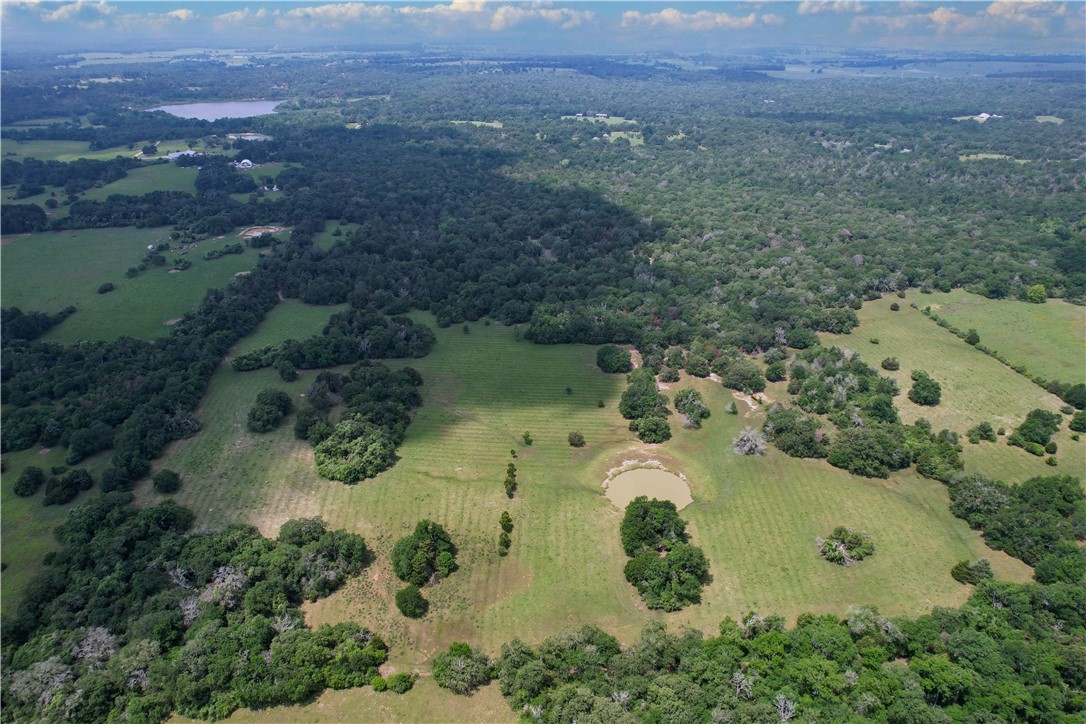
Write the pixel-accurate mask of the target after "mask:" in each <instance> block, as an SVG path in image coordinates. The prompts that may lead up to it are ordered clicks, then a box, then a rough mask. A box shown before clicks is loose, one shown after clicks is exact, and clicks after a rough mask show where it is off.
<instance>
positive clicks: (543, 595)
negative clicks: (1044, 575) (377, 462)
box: [138, 307, 1029, 718]
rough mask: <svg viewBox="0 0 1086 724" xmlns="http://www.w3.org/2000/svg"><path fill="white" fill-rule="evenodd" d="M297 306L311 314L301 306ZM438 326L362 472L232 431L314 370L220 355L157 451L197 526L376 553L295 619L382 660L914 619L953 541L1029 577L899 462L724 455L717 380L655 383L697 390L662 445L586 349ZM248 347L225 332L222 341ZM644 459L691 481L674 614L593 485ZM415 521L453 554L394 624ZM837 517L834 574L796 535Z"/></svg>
mask: <svg viewBox="0 0 1086 724" xmlns="http://www.w3.org/2000/svg"><path fill="white" fill-rule="evenodd" d="M325 311H330V310H325ZM309 313H310V312H309V311H306V312H304V313H303V312H302V311H301V309H300V308H292V307H283V308H282V310H281V314H282V315H283V316H282V317H277V316H275V315H276V312H273V313H272V316H269V318H268V320H267V321H266V322H265V323H264V325H263V326H262V327H261V328H260V329H258V330H257V331H256V332H255V333H254V336H255V338H256V339H257V340H259V341H260V342H261V343H269V342H274V341H277V340H280V339H283V338H286V337H288V336H298V332H299V330H298V329H297V328H292V329H290V330H289V331H288V330H287V329H286V327H287V326H288V324H289V326H292V327H293V326H294V325H300V324H304V322H302V319H303V315H308V314H309ZM313 314H314V316H317V315H316V313H315V312H314V313H313ZM312 322H313V331H316V329H317V328H318V326H319V324H320V319H319V318H317V319H312ZM437 333H438V342H437V345H436V346H435V348H434V351H433V352H432V353H431V354H430V355H429V356H427V357H425V358H423V359H419V360H410V361H395V362H393V363H392V364H397V365H399V364H410V365H411V366H413V367H415V368H416V369H418V370H419V371H420V372H421V373H422V376H423V378H424V380H425V385H424V387H423V394H424V399H425V403H424V405H423V407H421V408H420V409H419V410H418V411H417V414H416V419H415V422H414V423H413V424H412V426H411V428H410V430H409V432H408V437H407V440H406V441H405V443H404V444H403V445H402V446H401V448H400V451H399V454H400V456H401V460H400V461H399V463H398V464H397V465H396V466H395V467H394V468H393V469H392V470H390V471H388V472H386V473H384V474H382V475H381V476H379V477H378V478H377V479H374V480H370V481H365V482H362V483H360V484H358V485H354V486H347V485H343V484H340V483H337V482H333V481H325V480H321V479H320V478H318V477H317V475H316V473H315V470H314V465H313V457H312V449H311V448H310V446H309V445H308V444H307V443H304V442H301V441H297V440H295V439H294V437H293V434H292V431H291V425H292V423H293V418H292V417H291V418H288V420H287V421H286V422H285V423H284V425H283V427H281V428H280V429H278V430H276V431H274V432H271V433H268V434H264V435H256V434H253V433H250V432H248V431H247V430H246V428H245V416H246V413H247V412H248V408H249V407H250V406H251V404H252V401H253V399H254V398H255V397H256V394H257V393H258V392H259V391H260V390H261V389H263V388H264V387H267V386H273V387H278V388H281V389H284V390H287V391H288V392H289V393H290V394H291V395H292V396H295V397H296V399H297V400H298V402H299V403H301V402H302V401H303V400H302V398H301V397H300V395H301V394H303V393H304V391H305V389H306V387H307V386H308V385H309V384H310V383H311V382H312V379H313V377H314V373H313V372H305V373H303V375H302V377H301V379H299V380H298V381H296V382H294V383H290V384H287V383H283V382H281V381H280V380H279V378H278V376H277V375H276V374H275V373H274V372H273V371H272V370H259V371H256V372H248V373H237V372H234V371H233V370H231V369H230V368H229V367H228V366H227V365H224V366H223V367H222V368H221V369H220V370H219V371H218V372H217V373H216V375H215V377H214V378H213V380H212V382H211V386H210V389H209V392H208V395H207V397H206V398H205V401H204V403H203V405H202V406H201V408H200V410H199V411H198V413H197V414H198V415H199V417H200V418H201V419H202V420H203V421H204V424H205V426H204V429H203V431H202V432H201V433H200V434H198V435H197V436H195V437H194V438H192V439H189V440H185V441H180V442H178V443H175V444H174V445H173V446H172V447H171V449H170V450H169V451H168V452H167V454H166V456H165V457H164V459H163V460H161V461H159V463H157V465H161V466H165V467H170V468H173V469H175V470H179V471H182V472H183V474H184V476H185V484H184V487H183V490H182V492H181V493H180V494H179V495H178V496H177V498H178V500H179V501H180V502H181V503H183V504H185V505H188V506H189V507H191V508H192V509H193V510H194V511H196V512H197V514H198V515H199V517H200V520H199V523H200V524H204V525H211V526H217V525H222V524H225V523H227V522H229V521H233V520H243V521H248V522H251V523H253V524H255V525H257V526H258V527H259V528H260V529H261V530H262V531H263V532H264V533H265V534H267V535H274V534H275V533H276V531H277V530H278V528H279V526H280V525H281V524H282V523H283V522H284V521H286V520H288V519H290V518H293V517H299V516H314V515H320V516H322V517H324V518H325V520H327V521H328V522H329V523H330V524H331V525H333V526H336V527H344V528H347V529H350V530H353V531H357V532H358V533H360V534H361V535H363V536H364V537H365V538H366V540H367V541H368V543H369V544H370V546H371V547H372V548H373V549H374V550H375V551H376V553H377V562H376V563H375V564H374V565H373V566H372V567H371V568H369V569H368V570H367V571H366V573H365V574H364V575H363V576H361V577H359V578H358V579H356V580H354V581H352V582H351V583H349V584H348V585H347V586H346V587H345V588H344V589H343V590H342V591H340V592H339V593H337V594H335V595H334V596H332V597H330V598H328V599H325V600H322V601H319V602H317V603H315V604H311V605H309V607H308V609H307V615H308V618H309V620H310V622H311V623H314V624H319V623H321V622H332V621H338V620H343V619H345V618H350V619H352V620H356V621H359V622H362V623H364V624H366V625H368V626H371V627H372V628H374V629H375V630H377V631H380V632H381V633H382V635H383V636H386V637H387V638H388V640H389V641H390V642H391V643H392V644H393V646H394V653H393V660H392V663H393V664H395V665H397V666H401V667H405V668H409V669H410V668H418V667H425V666H426V662H427V661H428V660H429V658H430V657H431V656H433V655H434V654H435V653H436V652H437V651H438V650H440V649H442V648H444V647H445V646H446V645H447V644H448V643H449V642H450V641H453V640H467V641H472V642H475V643H477V644H481V645H483V646H484V647H485V648H486V649H487V650H488V651H490V652H491V653H497V650H498V647H499V645H500V644H501V643H502V642H504V641H506V640H508V639H510V638H512V637H513V636H520V637H522V638H524V639H526V640H529V641H538V640H540V639H542V638H544V637H545V636H548V635H550V634H553V633H554V632H556V631H558V630H559V629H561V628H563V627H565V626H568V625H571V624H577V623H585V622H592V623H597V624H599V625H602V626H604V627H605V628H606V629H608V630H610V631H614V632H616V633H617V634H618V635H619V636H621V637H622V638H623V639H627V640H629V639H631V638H633V637H634V636H635V635H636V633H637V631H638V630H639V629H640V627H641V626H642V625H643V624H644V623H646V622H647V621H650V620H654V619H658V618H662V619H664V620H667V621H669V622H673V623H675V624H685V625H691V626H695V627H697V628H699V629H702V630H705V631H712V630H715V628H716V626H717V625H718V624H719V622H720V620H721V619H722V618H723V617H725V616H740V615H742V614H743V613H745V612H746V611H748V610H750V609H758V610H761V611H766V612H770V611H777V612H780V613H782V614H784V615H786V616H788V617H789V618H794V617H795V616H797V615H798V614H799V613H801V612H803V611H832V612H836V613H842V614H843V613H844V611H845V609H846V608H847V607H848V606H849V605H850V604H853V603H873V604H875V605H878V606H879V607H880V608H881V609H882V610H883V611H884V612H885V613H891V614H893V613H913V614H915V613H920V612H923V611H927V610H930V608H931V607H932V606H934V605H956V604H959V603H961V602H962V601H963V600H964V599H965V597H966V596H967V595H968V589H967V588H965V587H963V586H961V585H960V584H958V583H956V582H955V581H953V579H951V577H950V574H949V571H950V567H951V566H952V565H953V564H954V563H955V562H957V561H958V560H960V559H965V558H976V557H980V556H985V557H988V558H990V559H992V560H993V564H994V566H995V568H996V570H997V571H998V572H999V574H1000V575H1002V576H1004V577H1007V578H1011V579H1014V580H1024V579H1027V578H1028V577H1029V570H1028V568H1026V567H1025V566H1024V565H1022V564H1020V563H1018V562H1017V561H1014V560H1012V559H1009V558H1007V557H1006V556H1004V555H1002V554H999V553H996V552H994V551H990V550H988V549H987V548H986V547H985V546H984V544H983V542H982V541H981V540H980V538H979V536H978V535H977V534H976V533H974V532H972V531H970V530H969V529H968V527H967V526H966V525H965V524H964V523H962V522H961V521H959V520H957V519H955V518H953V517H952V516H951V515H950V513H949V510H948V508H947V499H946V494H945V489H944V487H943V486H942V485H941V484H939V483H937V482H933V481H929V480H924V479H922V478H919V477H916V476H914V475H911V474H906V475H902V476H898V477H895V478H892V479H891V480H889V481H877V480H876V481H873V480H867V479H864V478H858V477H854V476H851V475H848V474H847V473H843V472H841V471H839V470H836V469H834V468H831V467H829V466H828V465H826V464H825V463H822V462H814V461H804V460H794V459H792V458H788V457H786V456H784V455H782V454H780V453H778V452H776V451H775V450H771V451H770V452H769V453H768V454H767V456H766V457H764V458H759V459H755V458H743V459H739V458H737V457H736V456H735V455H734V454H733V453H732V452H731V440H732V438H734V437H735V435H736V434H737V433H738V432H739V431H740V430H741V429H742V428H743V426H745V425H748V424H749V425H758V424H760V421H761V411H760V410H750V409H749V408H748V407H743V412H742V414H741V415H739V416H731V415H728V414H726V413H725V412H724V411H723V410H724V407H725V405H726V404H727V403H728V402H729V401H731V400H732V396H731V393H730V392H729V391H727V390H725V389H723V388H722V387H720V386H719V385H717V384H715V383H712V382H710V381H707V380H696V381H690V380H685V379H684V380H683V381H682V382H680V383H677V384H676V385H673V386H672V389H671V390H670V393H671V394H673V393H674V390H677V389H679V388H681V387H682V386H684V385H688V384H694V385H696V386H697V387H699V389H701V390H702V391H703V393H704V394H705V396H706V399H707V401H708V403H709V405H710V406H711V408H712V409H713V410H714V415H713V417H712V418H711V419H709V420H708V421H707V423H706V424H705V426H704V428H703V429H701V430H696V431H690V430H682V429H680V428H679V425H678V424H677V422H676V423H675V438H674V439H673V440H672V441H670V442H668V443H666V444H664V445H661V446H646V445H643V444H641V443H639V442H638V441H637V440H636V439H635V438H634V437H633V435H632V434H631V433H630V432H629V431H628V430H627V426H626V423H625V421H624V420H622V419H621V417H620V416H619V415H618V411H617V402H618V397H619V395H620V394H621V391H622V389H623V388H624V380H623V376H622V375H605V374H603V373H601V372H600V371H599V370H598V369H596V367H595V364H594V348H592V347H587V346H577V345H572V346H553V347H551V346H535V345H531V344H530V343H528V342H524V341H517V339H516V337H515V335H514V332H513V330H511V329H509V328H506V327H500V326H497V325H493V326H484V325H483V324H478V323H477V324H472V325H471V326H470V333H469V334H464V333H463V331H462V330H461V329H460V328H459V327H455V328H453V329H449V330H438V332H437ZM255 344H256V343H255V342H252V341H249V340H246V341H243V342H242V343H241V344H239V346H238V350H242V349H246V348H249V346H250V345H251V346H255ZM567 387H569V388H570V392H569V393H568V394H567V392H566V388H567ZM598 400H603V401H604V404H605V406H604V407H603V408H600V407H598V406H597V401H598ZM572 430H579V431H581V432H582V433H584V435H585V437H586V439H587V441H588V445H587V447H585V448H583V449H580V450H576V449H573V448H570V447H569V446H568V444H567V441H566V436H567V434H568V433H569V432H570V431H572ZM525 431H529V432H530V433H531V435H532V437H533V438H534V444H533V445H532V446H530V447H529V446H525V445H524V444H523V442H522V440H521V436H522V434H523V432H525ZM511 449H513V450H515V451H516V452H517V458H516V459H515V460H514V462H515V464H516V465H517V468H518V475H517V478H518V482H519V485H520V487H519V490H518V493H517V495H516V498H515V499H513V500H508V499H507V498H506V497H505V495H504V492H503V490H502V479H503V477H504V473H505V466H506V463H508V462H509V461H510V460H511V459H512V458H511V457H510V450H511ZM648 460H657V461H659V462H661V463H663V464H664V465H666V466H667V467H669V468H670V469H672V470H675V471H677V472H682V473H684V474H685V475H686V476H687V477H688V478H689V480H690V484H691V488H692V492H693V496H694V501H695V502H694V503H693V504H692V505H691V506H689V507H688V508H686V509H685V510H684V512H683V514H684V516H685V517H686V518H687V519H688V520H689V521H690V524H691V530H692V533H693V536H694V540H695V542H696V543H697V544H699V545H701V546H703V547H704V548H705V550H706V552H707V554H708V556H709V559H710V562H711V564H712V570H713V575H714V581H713V583H712V584H711V585H710V586H709V587H708V588H707V589H706V592H705V597H704V602H703V603H702V604H701V605H700V606H695V607H692V608H689V609H687V610H686V611H683V612H680V613H677V614H670V615H662V614H658V613H654V612H650V611H648V610H647V609H645V607H644V605H643V604H642V603H641V601H640V599H639V598H638V597H637V595H636V594H635V593H634V591H633V589H632V588H631V587H630V586H629V585H628V584H627V583H626V581H625V579H624V578H623V575H622V567H623V565H624V564H625V560H626V558H625V556H624V555H623V553H622V551H621V548H620V546H619V540H618V524H619V521H620V517H621V514H620V511H618V510H617V509H616V508H614V507H613V506H612V505H611V504H610V503H609V502H608V500H607V499H606V498H605V497H604V495H603V488H602V482H603V480H604V479H605V478H606V476H607V471H608V470H609V469H612V468H614V467H616V466H618V465H621V464H623V463H626V462H629V461H648ZM138 494H139V497H140V499H141V500H142V501H143V502H152V501H153V500H155V499H156V496H155V494H153V493H152V492H150V491H149V489H148V487H147V486H146V484H143V487H141V488H140V490H139V493H138ZM503 510H508V511H509V512H510V514H511V515H512V517H513V520H514V523H515V526H516V527H515V529H514V531H513V547H512V551H511V554H510V555H509V556H508V557H506V558H501V557H499V556H498V555H497V546H496V539H497V534H498V530H499V529H498V526H497V520H498V516H499V515H500V514H501V512H502V511H503ZM424 517H429V518H433V519H435V520H438V521H440V522H441V523H442V524H443V525H445V526H446V527H447V529H448V530H449V531H450V533H451V534H452V535H453V537H454V539H455V540H456V541H457V543H458V545H459V546H460V550H461V554H460V557H459V563H460V567H461V570H460V571H459V572H457V573H456V574H455V575H454V576H452V577H451V578H449V579H448V580H446V581H444V582H442V583H441V584H439V585H438V586H436V587H433V588H430V589H427V591H426V595H427V596H428V598H430V600H431V604H432V608H431V613H430V614H429V615H428V616H427V617H426V618H425V619H423V620H422V621H418V622H414V621H409V620H407V619H404V618H403V617H401V616H400V615H399V614H398V613H396V612H395V608H394V606H393V603H392V598H393V596H394V594H395V591H396V590H397V589H398V587H399V585H400V584H399V583H398V582H397V581H396V580H395V579H394V577H393V576H392V573H391V567H390V563H389V559H388V555H389V551H390V550H391V547H392V544H393V543H394V542H395V540H396V539H397V538H399V537H400V536H402V535H404V534H406V533H407V532H409V530H410V529H411V528H412V526H413V525H414V523H415V522H416V521H417V520H419V519H420V518H424ZM836 525H852V526H855V527H860V528H863V529H864V530H867V531H868V532H870V533H871V534H872V535H873V536H874V537H875V540H876V543H877V545H878V553H877V554H876V555H875V556H874V557H873V558H872V559H870V560H869V561H865V562H864V564H863V565H861V566H858V567H856V568H853V569H841V568H837V567H834V566H832V565H831V564H827V563H825V562H824V561H822V560H821V559H820V558H819V557H818V556H817V554H816V552H815V546H814V539H815V537H817V536H819V535H824V534H825V533H826V532H828V531H829V530H831V529H832V528H833V527H834V526H836ZM359 696H362V694H360V695H359ZM322 700H323V699H322ZM316 715H317V710H309V711H308V713H307V714H304V715H302V716H303V718H305V717H307V716H316ZM405 716H408V717H409V718H410V716H409V715H407V714H405ZM501 716H503V717H504V714H502V715H501Z"/></svg>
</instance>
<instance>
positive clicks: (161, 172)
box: [80, 163, 198, 201]
mask: <svg viewBox="0 0 1086 724" xmlns="http://www.w3.org/2000/svg"><path fill="white" fill-rule="evenodd" d="M197 173H198V170H197V168H196V167H195V166H189V167H187V168H182V167H180V166H178V165H177V164H174V163H162V164H155V165H153V166H147V167H145V168H134V169H132V170H131V171H129V172H128V175H127V176H125V177H124V178H122V179H120V180H118V181H114V182H113V183H111V184H106V185H105V186H99V187H98V188H94V189H89V190H87V191H86V192H84V193H83V194H81V195H80V198H82V199H86V200H87V201H105V200H106V199H107V198H109V197H110V196H112V195H113V194H123V195H125V196H142V195H143V194H146V193H148V192H150V191H184V192H185V193H189V194H195V193H196V174H197Z"/></svg>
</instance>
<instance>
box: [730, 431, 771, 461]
mask: <svg viewBox="0 0 1086 724" xmlns="http://www.w3.org/2000/svg"><path fill="white" fill-rule="evenodd" d="M732 450H733V451H734V452H735V454H736V455H754V456H760V455H764V454H765V436H764V435H763V434H762V433H761V432H760V431H758V430H755V429H754V428H752V427H748V428H746V429H744V430H743V432H741V433H739V436H738V437H736V438H735V439H734V440H732Z"/></svg>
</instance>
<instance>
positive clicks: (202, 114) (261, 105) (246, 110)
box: [147, 101, 283, 121]
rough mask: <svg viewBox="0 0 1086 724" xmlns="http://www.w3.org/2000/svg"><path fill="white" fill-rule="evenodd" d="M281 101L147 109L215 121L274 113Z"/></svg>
mask: <svg viewBox="0 0 1086 724" xmlns="http://www.w3.org/2000/svg"><path fill="white" fill-rule="evenodd" d="M282 102H283V101H223V102H221V103H174V104H170V105H165V106H155V107H154V108H148V109H147V110H148V111H166V112H167V113H169V114H170V115H174V116H178V117H179V118H195V119H198V120H201V121H217V120H219V119H220V118H251V117H252V116H265V115H268V114H269V113H275V107H276V106H277V105H279V104H280V103H282Z"/></svg>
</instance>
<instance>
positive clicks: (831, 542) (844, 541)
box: [815, 526, 875, 566]
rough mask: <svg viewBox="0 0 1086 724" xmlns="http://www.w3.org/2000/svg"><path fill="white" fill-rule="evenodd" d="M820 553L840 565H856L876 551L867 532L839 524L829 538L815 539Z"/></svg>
mask: <svg viewBox="0 0 1086 724" xmlns="http://www.w3.org/2000/svg"><path fill="white" fill-rule="evenodd" d="M815 545H817V546H818V554H819V555H820V556H822V557H823V558H825V559H826V560H827V561H829V562H831V563H836V564H837V565H839V566H854V565H856V564H857V563H858V562H860V561H862V560H863V559H864V558H867V557H868V556H869V555H871V554H872V553H874V552H875V544H874V542H873V541H872V540H871V536H869V535H868V534H867V533H862V532H858V531H854V530H852V529H851V528H846V527H844V526H838V527H836V528H834V529H833V533H831V534H830V537H829V538H817V539H815Z"/></svg>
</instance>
